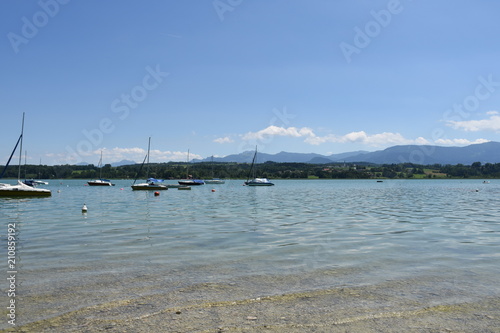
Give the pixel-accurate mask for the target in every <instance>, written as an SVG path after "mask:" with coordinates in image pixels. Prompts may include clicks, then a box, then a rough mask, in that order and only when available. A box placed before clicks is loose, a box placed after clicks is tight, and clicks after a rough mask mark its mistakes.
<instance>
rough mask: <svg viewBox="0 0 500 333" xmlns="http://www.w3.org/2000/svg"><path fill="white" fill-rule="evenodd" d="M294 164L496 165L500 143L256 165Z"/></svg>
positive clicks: (246, 155)
mask: <svg viewBox="0 0 500 333" xmlns="http://www.w3.org/2000/svg"><path fill="white" fill-rule="evenodd" d="M253 155H254V152H253V151H245V152H242V153H240V154H233V155H228V156H225V157H216V158H214V159H213V161H214V162H236V163H250V162H251V161H252V159H253ZM211 160H212V158H206V159H203V160H193V162H210V161H211ZM268 161H272V162H278V163H284V162H298V163H316V164H326V163H332V162H349V163H356V162H365V163H374V164H398V163H408V162H409V163H414V164H422V165H429V164H451V165H455V164H465V165H470V164H472V163H474V162H481V163H483V164H484V163H500V142H494V141H490V142H485V143H480V144H473V145H469V146H465V147H442V146H431V145H401V146H393V147H389V148H386V149H384V150H378V151H374V152H367V151H354V152H347V153H341V154H332V155H321V154H315V153H289V152H284V151H282V152H280V153H277V154H266V153H258V155H257V163H264V162H268Z"/></svg>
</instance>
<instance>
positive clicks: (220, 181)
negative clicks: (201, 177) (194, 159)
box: [205, 179, 226, 184]
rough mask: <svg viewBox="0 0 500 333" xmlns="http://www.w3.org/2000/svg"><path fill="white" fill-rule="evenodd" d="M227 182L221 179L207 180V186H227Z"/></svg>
mask: <svg viewBox="0 0 500 333" xmlns="http://www.w3.org/2000/svg"><path fill="white" fill-rule="evenodd" d="M225 183H226V182H225V181H224V180H221V179H209V180H205V184H225Z"/></svg>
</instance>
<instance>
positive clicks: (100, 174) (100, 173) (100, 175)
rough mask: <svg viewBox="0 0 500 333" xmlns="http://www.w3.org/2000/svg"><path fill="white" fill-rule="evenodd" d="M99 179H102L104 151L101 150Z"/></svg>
mask: <svg viewBox="0 0 500 333" xmlns="http://www.w3.org/2000/svg"><path fill="white" fill-rule="evenodd" d="M98 167H99V179H102V149H101V159H100V160H99V165H98Z"/></svg>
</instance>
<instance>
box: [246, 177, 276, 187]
mask: <svg viewBox="0 0 500 333" xmlns="http://www.w3.org/2000/svg"><path fill="white" fill-rule="evenodd" d="M245 185H246V186H274V183H271V182H270V181H269V179H267V178H255V179H253V180H250V181H246V182H245Z"/></svg>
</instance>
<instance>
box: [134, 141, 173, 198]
mask: <svg viewBox="0 0 500 333" xmlns="http://www.w3.org/2000/svg"><path fill="white" fill-rule="evenodd" d="M150 147H151V137H150V138H149V142H148V154H147V155H146V157H145V158H144V161H143V162H142V165H141V168H140V169H139V172H138V173H137V174H138V175H139V173H140V172H141V170H142V167H143V166H144V162H145V161H146V159H147V164H146V167H147V171H146V178H147V177H149V150H150ZM136 181H137V178H136V179H135V180H134V183H133V184H132V186H131V187H132V190H134V191H141V190H146V191H151V190H154V191H158V190H168V187H167V186H165V185H162V184H158V183H161V182H163V179H155V178H147V181H146V182H145V183H141V184H136V183H135V182H136Z"/></svg>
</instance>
